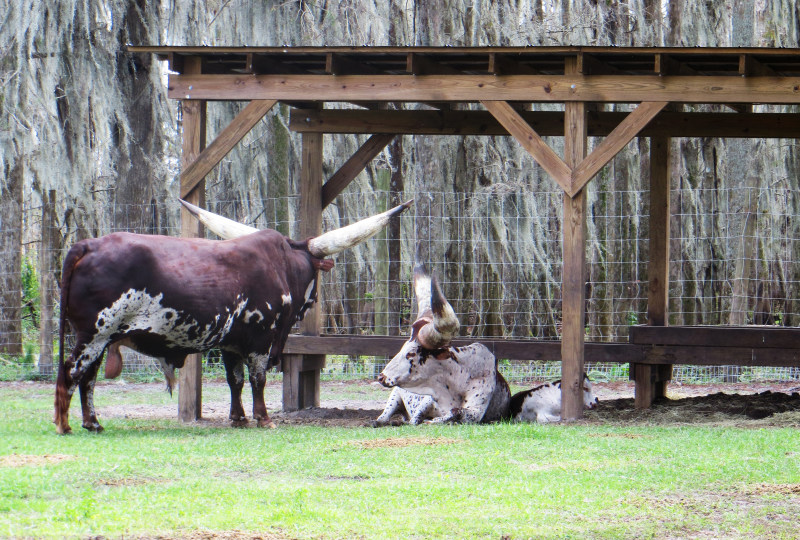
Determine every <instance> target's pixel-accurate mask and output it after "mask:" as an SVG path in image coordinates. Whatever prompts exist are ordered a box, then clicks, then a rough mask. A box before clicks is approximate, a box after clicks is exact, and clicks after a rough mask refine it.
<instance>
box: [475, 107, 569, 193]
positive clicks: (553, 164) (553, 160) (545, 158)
mask: <svg viewBox="0 0 800 540" xmlns="http://www.w3.org/2000/svg"><path fill="white" fill-rule="evenodd" d="M481 103H482V104H483V106H484V107H486V109H487V110H488V111H489V112H490V113H491V114H492V116H494V117H495V118H496V119H497V121H498V122H500V123H501V124H502V125H503V127H505V128H506V130H508V132H509V133H510V134H511V135H513V136H514V138H515V139H517V141H518V142H519V143H520V144H521V145H522V147H523V148H525V150H526V151H527V152H528V153H529V154H530V155H531V156H532V157H533V159H535V160H536V162H537V163H538V164H539V165H541V167H542V168H543V169H544V170H545V171H547V173H548V174H549V175H550V176H552V177H553V179H554V180H555V181H556V182H557V183H558V185H559V186H561V189H564V190H567V189H569V187H570V185H571V184H570V176H571V170H570V167H569V166H568V165H567V164H566V163H564V160H562V159H561V158H560V157H558V154H556V153H555V152H554V151H553V149H552V148H550V147H549V146H548V145H547V143H546V142H545V141H544V140H543V139H542V138H541V137H540V136H539V134H538V133H536V131H535V130H534V129H533V128H532V127H531V126H530V125H529V124H528V123H527V122H526V121H525V120H524V119H523V118H522V117H521V116H520V114H519V112H518V111H516V110H515V109H514V108H513V107H512V106H511V105H509V104H508V103H506V102H505V101H482V102H481Z"/></svg>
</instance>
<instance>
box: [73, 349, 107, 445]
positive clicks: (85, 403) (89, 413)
mask: <svg viewBox="0 0 800 540" xmlns="http://www.w3.org/2000/svg"><path fill="white" fill-rule="evenodd" d="M99 368H100V360H99V359H98V360H95V361H93V362H91V363H89V365H88V366H87V367H86V371H84V373H83V377H81V382H80V383H79V384H78V389H79V390H80V394H81V411H82V412H83V428H84V429H87V430H89V431H92V432H95V433H100V432H101V431H103V426H101V425H100V422H98V421H97V414H96V413H95V410H94V384H95V382H96V381H97V371H98V369H99Z"/></svg>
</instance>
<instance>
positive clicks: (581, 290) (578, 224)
mask: <svg viewBox="0 0 800 540" xmlns="http://www.w3.org/2000/svg"><path fill="white" fill-rule="evenodd" d="M578 68H579V66H578V63H577V59H575V58H568V59H567V60H566V63H565V66H564V70H565V72H566V73H574V72H576V70H577V69H578ZM564 134H565V136H564V161H565V162H566V165H567V167H570V168H571V170H573V171H574V168H575V167H577V166H578V164H579V163H581V162H583V161H584V159H585V156H586V148H587V136H586V104H584V103H575V102H570V103H566V104H565V105H564ZM569 187H570V188H571V187H572V185H571V183H570V184H569ZM563 199H564V215H563V218H562V229H563V240H562V248H563V260H562V265H563V270H562V278H561V283H562V285H561V306H562V310H561V418H562V419H563V420H565V421H571V420H577V419H579V418H581V417H582V416H583V408H584V405H583V373H584V353H585V350H584V349H585V347H584V336H585V332H584V321H585V320H586V192H585V191H584V190H582V189H578V190H577V191H573V192H572V193H564V196H563Z"/></svg>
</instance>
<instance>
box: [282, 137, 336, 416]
mask: <svg viewBox="0 0 800 540" xmlns="http://www.w3.org/2000/svg"><path fill="white" fill-rule="evenodd" d="M302 152H303V164H302V170H301V173H300V238H303V239H305V238H309V237H312V236H319V234H320V233H321V232H322V134H321V133H304V134H303V150H302ZM317 298H318V302H317V303H316V304H314V307H312V308H311V309H309V310H308V311H307V312H306V315H305V318H304V319H303V321H302V322H301V323H300V331H301V332H302V333H303V334H304V335H308V336H315V335H319V332H320V329H321V327H322V317H321V311H320V308H319V304H320V302H319V301H321V300H322V291H321V290H320V287H319V282H318V283H317ZM324 364H325V355H319V354H311V355H300V354H286V355H284V356H283V366H282V368H281V369H282V371H283V410H284V411H296V410H298V409H303V408H307V407H319V375H320V370H321V369H322V367H323V366H324Z"/></svg>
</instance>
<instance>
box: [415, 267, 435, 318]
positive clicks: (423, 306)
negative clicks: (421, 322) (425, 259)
mask: <svg viewBox="0 0 800 540" xmlns="http://www.w3.org/2000/svg"><path fill="white" fill-rule="evenodd" d="M414 295H415V296H416V297H417V317H422V316H423V314H425V313H426V312H428V311H431V276H430V275H429V274H428V271H427V270H426V269H425V265H423V264H422V263H418V264H417V266H415V267H414Z"/></svg>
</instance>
